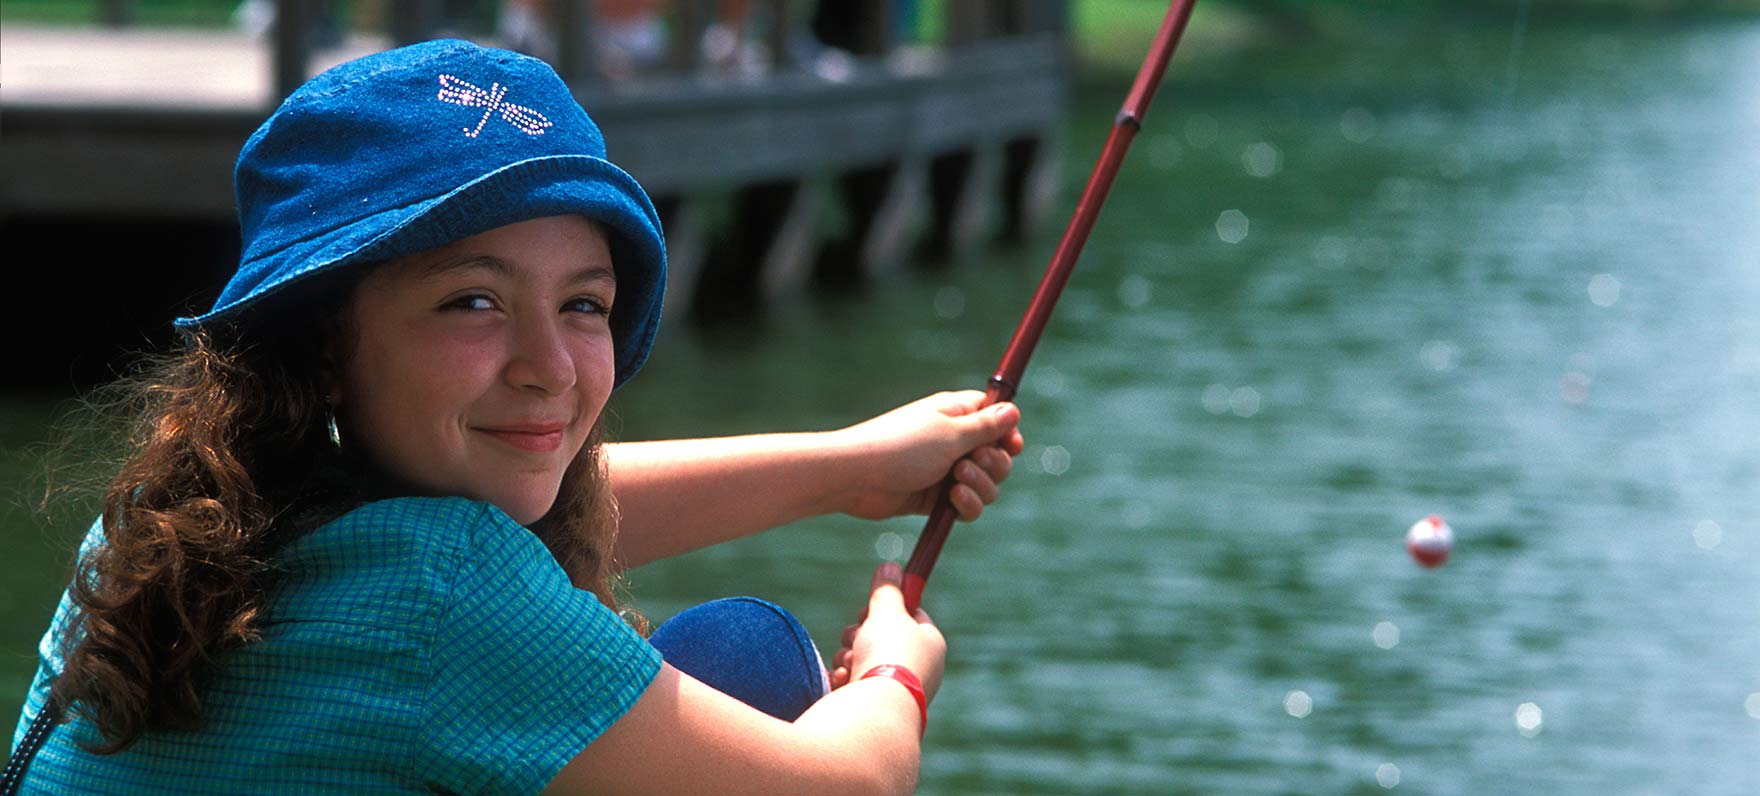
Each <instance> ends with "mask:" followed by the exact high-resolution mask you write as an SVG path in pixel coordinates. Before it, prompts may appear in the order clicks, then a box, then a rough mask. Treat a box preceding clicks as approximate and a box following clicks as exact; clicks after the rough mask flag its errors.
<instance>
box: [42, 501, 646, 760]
mask: <svg viewBox="0 0 1760 796" xmlns="http://www.w3.org/2000/svg"><path fill="white" fill-rule="evenodd" d="M98 536H99V534H98V531H97V529H96V528H94V530H93V533H92V535H91V536H89V537H88V541H92V540H95V539H97V538H98ZM275 563H276V565H277V569H278V571H279V572H280V573H281V575H280V577H279V579H278V580H277V581H276V586H275V588H274V591H273V592H272V594H271V602H270V613H269V621H268V623H267V624H266V625H265V626H264V627H263V628H262V639H261V640H260V641H258V642H254V643H252V644H249V645H247V646H244V647H241V648H238V649H236V650H233V651H231V652H228V653H227V654H226V657H225V658H223V659H222V664H221V667H220V671H219V673H218V674H217V675H216V676H215V678H214V679H213V680H211V681H210V682H209V684H208V685H207V686H206V689H205V691H204V692H203V701H202V707H203V711H204V714H205V720H206V727H205V728H204V729H202V730H201V731H197V732H152V733H147V734H145V735H143V736H142V737H141V739H140V741H139V742H138V743H136V744H135V745H134V746H132V747H130V748H129V749H127V750H126V751H124V752H121V753H118V754H115V755H107V756H106V755H94V754H90V753H88V752H85V751H84V750H82V749H80V748H79V747H78V745H77V742H78V741H80V740H89V739H94V738H96V732H95V728H94V727H93V726H92V725H91V724H90V723H88V722H86V721H85V720H83V719H76V720H74V721H72V722H70V723H67V724H64V725H62V726H60V727H57V728H56V730H55V732H54V734H53V735H52V736H51V737H50V739H49V741H48V742H47V743H46V744H44V746H43V749H42V751H41V752H40V753H39V754H38V756H37V759H36V762H34V763H33V764H32V765H31V768H30V774H29V776H27V777H26V778H25V783H24V788H23V791H22V792H23V793H29V794H46V793H57V794H59V793H92V794H111V793H114V794H139V793H180V794H181V793H188V794H201V793H216V794H218V793H227V794H235V793H300V794H308V793H433V792H436V791H439V792H446V793H460V794H464V793H484V794H488V793H496V794H500V793H509V794H511V793H536V792H538V791H539V790H540V789H542V788H543V787H544V786H545V785H546V784H548V783H549V781H550V780H551V779H552V778H553V777H555V776H556V772H557V771H559V770H561V768H562V766H563V764H565V763H567V762H568V761H569V760H570V759H572V758H573V757H574V756H575V755H576V754H577V753H579V752H580V751H581V750H582V749H583V748H585V747H586V745H587V744H588V743H590V742H591V741H592V740H593V739H594V738H597V737H598V736H599V734H600V733H602V732H604V731H605V729H606V728H608V727H610V726H611V724H612V723H613V722H616V721H617V719H618V718H620V717H622V716H623V714H624V713H625V712H626V711H628V710H629V708H630V706H631V705H633V704H635V701H636V699H637V698H638V697H640V696H641V694H642V692H643V690H645V689H646V688H647V686H648V684H649V683H650V682H651V681H652V680H653V678H654V676H655V674H656V673H657V672H658V671H659V669H660V654H659V653H658V652H656V651H655V650H654V648H653V647H652V646H649V644H648V643H647V641H645V640H644V639H642V638H641V637H640V636H639V635H637V634H636V633H635V631H633V630H631V629H630V627H629V626H628V625H627V624H625V623H624V622H623V621H622V620H621V619H620V618H618V616H617V615H616V614H614V613H613V612H612V611H611V610H609V609H607V608H606V607H605V606H604V605H602V604H600V602H599V601H598V599H597V598H595V597H594V596H593V595H592V594H591V593H590V592H585V591H580V590H578V589H575V588H574V587H573V586H572V585H570V583H569V581H568V578H567V577H566V576H565V575H564V574H563V572H562V570H561V568H560V567H558V566H557V564H556V561H555V559H553V558H552V557H551V556H550V553H549V551H547V550H546V549H545V548H544V545H543V543H542V542H540V541H538V539H537V538H536V537H535V536H533V535H532V534H531V532H530V531H528V530H526V529H525V528H523V527H521V526H520V525H519V524H518V523H515V522H514V521H513V520H512V519H511V518H509V517H508V516H507V515H506V514H503V513H502V512H501V511H500V510H499V509H497V508H495V507H494V506H491V505H488V504H486V503H477V502H472V501H468V500H464V499H460V498H400V499H396V500H386V501H381V502H378V503H372V504H369V505H366V506H363V507H361V508H359V509H357V510H355V511H353V512H350V513H348V514H346V515H344V516H342V517H340V518H338V519H336V520H334V521H332V522H330V523H329V524H327V525H325V526H323V527H321V528H319V529H318V530H316V531H314V532H312V533H311V534H309V535H307V536H305V537H303V538H301V539H299V540H298V541H296V542H294V543H292V544H290V545H289V546H288V547H287V549H286V550H284V551H283V552H282V553H281V554H280V555H278V556H277V558H276V562H275ZM68 610H69V603H68V600H67V598H66V597H65V596H63V598H62V601H61V608H60V610H59V611H57V612H56V616H55V619H54V621H53V622H52V623H51V625H50V632H49V633H48V634H45V636H44V638H43V642H42V645H41V647H40V655H41V658H40V663H39V665H38V668H37V676H36V680H35V682H33V683H32V685H31V691H30V695H29V696H28V698H27V700H26V703H25V708H24V714H23V715H22V716H21V717H20V719H19V724H18V729H17V731H16V732H15V733H14V735H13V744H14V745H15V746H16V745H17V743H18V741H19V739H20V738H22V737H23V736H24V732H25V728H26V727H28V726H29V724H30V721H31V719H32V718H34V717H35V716H36V714H37V711H39V710H40V709H41V708H42V705H43V703H44V700H45V698H46V697H47V694H48V685H47V682H48V677H49V676H50V675H51V674H52V673H53V672H57V671H59V670H60V667H61V660H60V656H59V655H58V654H57V652H56V648H55V639H54V636H55V634H56V631H57V629H58V628H61V627H63V625H64V620H65V618H66V616H67V614H68Z"/></svg>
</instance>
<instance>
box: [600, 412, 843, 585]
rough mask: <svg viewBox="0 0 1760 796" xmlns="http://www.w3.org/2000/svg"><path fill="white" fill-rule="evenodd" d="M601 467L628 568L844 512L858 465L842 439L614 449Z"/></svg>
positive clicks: (743, 439) (763, 437)
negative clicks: (618, 517)
mask: <svg viewBox="0 0 1760 796" xmlns="http://www.w3.org/2000/svg"><path fill="white" fill-rule="evenodd" d="M606 458H607V461H608V463H609V469H610V473H611V489H612V492H613V494H615V495H616V497H617V503H618V508H619V510H620V512H621V514H622V517H623V518H622V522H621V524H620V527H619V530H618V541H617V549H616V551H615V554H616V556H617V558H616V560H617V561H618V562H619V564H621V565H622V566H624V567H638V566H641V565H642V564H646V563H649V562H652V561H656V560H659V559H662V558H666V557H668V556H674V555H679V554H681V553H687V552H690V551H692V550H696V549H699V548H703V547H708V546H710V545H713V544H717V543H720V542H725V541H729V540H732V539H738V538H740V537H743V536H748V535H751V534H753V533H757V532H759V531H763V530H767V529H770V528H774V527H777V526H779V525H786V524H788V523H790V522H794V521H796V520H800V519H805V518H807V517H813V516H818V515H820V514H828V513H832V512H836V511H841V510H843V508H844V507H843V503H844V502H846V501H847V499H848V490H849V489H850V488H851V485H853V484H855V483H857V482H858V475H857V470H858V468H859V467H860V462H861V457H860V456H859V451H858V450H857V449H856V448H855V446H852V445H848V444H844V442H843V439H842V437H841V436H840V435H839V433H838V432H806V433H791V434H756V435H750V436H740V437H719V438H714V439H689V440H666V441H660V442H629V443H619V444H612V445H607V446H606Z"/></svg>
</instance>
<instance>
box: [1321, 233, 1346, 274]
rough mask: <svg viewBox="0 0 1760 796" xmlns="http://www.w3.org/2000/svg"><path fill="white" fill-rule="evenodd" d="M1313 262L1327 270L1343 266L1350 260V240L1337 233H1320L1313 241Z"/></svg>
mask: <svg viewBox="0 0 1760 796" xmlns="http://www.w3.org/2000/svg"><path fill="white" fill-rule="evenodd" d="M1313 254H1314V263H1315V264H1316V265H1318V266H1320V267H1321V268H1325V269H1327V270H1332V269H1337V268H1343V267H1344V266H1345V264H1346V263H1348V262H1350V257H1351V244H1350V241H1347V240H1345V239H1344V238H1341V237H1338V236H1337V235H1321V236H1320V239H1319V240H1316V241H1314V248H1313Z"/></svg>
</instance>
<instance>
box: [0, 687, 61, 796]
mask: <svg viewBox="0 0 1760 796" xmlns="http://www.w3.org/2000/svg"><path fill="white" fill-rule="evenodd" d="M58 712H59V711H56V710H53V709H52V707H51V706H50V705H44V706H43V709H42V710H40V711H38V712H37V717H36V718H34V719H32V720H31V726H30V729H28V730H25V731H24V740H22V741H19V742H18V748H17V749H14V750H12V757H10V758H8V759H7V761H6V772H5V773H3V774H0V796H17V794H18V786H19V785H21V784H23V783H24V770H25V769H26V768H29V767H30V764H31V760H32V759H34V758H36V756H37V750H38V749H41V748H43V742H44V741H47V740H49V731H50V730H52V729H54V728H55V719H56V715H55V714H56V713H58Z"/></svg>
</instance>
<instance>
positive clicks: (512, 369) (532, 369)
mask: <svg viewBox="0 0 1760 796" xmlns="http://www.w3.org/2000/svg"><path fill="white" fill-rule="evenodd" d="M504 378H505V379H506V381H507V384H508V386H510V387H513V388H514V389H516V390H535V391H537V392H541V393H544V394H546V395H555V394H558V393H561V392H563V391H565V390H568V389H569V388H571V387H573V386H574V383H575V369H574V357H573V356H572V355H571V354H570V352H569V350H568V346H567V345H566V344H565V341H564V339H563V335H562V330H560V329H558V328H557V324H556V320H555V319H553V318H541V319H532V320H529V321H526V322H523V323H521V324H519V328H518V329H517V330H516V331H515V333H514V340H513V350H512V351H511V355H510V356H509V357H508V360H507V367H506V370H505V372H504Z"/></svg>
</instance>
